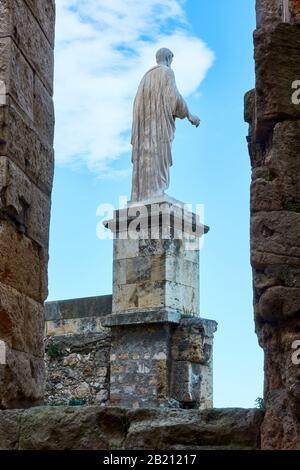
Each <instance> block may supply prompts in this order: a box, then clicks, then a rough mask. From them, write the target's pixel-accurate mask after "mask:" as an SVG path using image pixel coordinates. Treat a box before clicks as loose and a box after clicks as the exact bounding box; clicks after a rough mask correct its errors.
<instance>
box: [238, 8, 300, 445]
mask: <svg viewBox="0 0 300 470" xmlns="http://www.w3.org/2000/svg"><path fill="white" fill-rule="evenodd" d="M257 16H258V28H257V30H256V32H255V34H254V45H255V66H256V88H255V90H252V91H250V92H249V93H248V94H247V95H246V99H245V102H246V105H245V119H246V121H248V122H249V124H250V130H249V138H248V142H249V152H250V157H251V164H252V185H251V262H252V267H253V284H254V311H255V323H256V331H257V334H258V338H259V342H260V345H261V346H262V348H263V349H264V352H265V406H266V415H265V419H264V422H263V426H262V447H263V448H267V449H282V448H298V449H299V448H300V434H299V433H300V422H299V413H300V381H299V366H297V365H296V364H293V361H292V355H293V349H292V348H293V343H294V341H295V340H299V338H300V318H299V313H300V244H299V243H300V242H299V234H300V158H299V155H300V102H298V103H297V102H295V100H293V93H294V92H295V89H294V88H293V87H294V83H295V81H296V80H300V28H299V25H300V2H299V1H298V0H297V1H296V0H293V1H290V2H282V1H279V0H277V1H274V0H272V1H271V0H257Z"/></svg>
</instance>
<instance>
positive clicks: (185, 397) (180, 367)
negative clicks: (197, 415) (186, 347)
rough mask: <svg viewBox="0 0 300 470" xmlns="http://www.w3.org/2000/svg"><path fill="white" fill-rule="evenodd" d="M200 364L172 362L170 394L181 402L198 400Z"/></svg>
mask: <svg viewBox="0 0 300 470" xmlns="http://www.w3.org/2000/svg"><path fill="white" fill-rule="evenodd" d="M200 386H201V375H200V364H192V363H190V362H185V361H175V362H173V364H172V380H171V396H172V398H174V399H175V400H177V401H179V402H182V403H193V402H198V403H199V402H200Z"/></svg>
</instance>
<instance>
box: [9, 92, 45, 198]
mask: <svg viewBox="0 0 300 470" xmlns="http://www.w3.org/2000/svg"><path fill="white" fill-rule="evenodd" d="M1 155H4V156H7V157H9V158H10V159H11V160H13V161H14V162H15V163H16V164H17V165H18V166H19V167H20V168H21V169H22V170H23V171H24V172H25V173H26V175H27V176H29V177H30V179H31V180H32V181H33V182H34V183H35V184H36V185H37V186H38V187H39V188H40V189H42V191H44V192H46V193H47V194H50V193H51V189H52V182H53V173H54V152H53V149H52V147H50V146H47V145H45V144H44V143H42V142H41V140H40V138H39V136H38V134H37V133H36V132H35V131H34V129H33V124H32V123H30V121H29V122H25V120H24V117H22V116H21V115H20V113H19V112H18V111H17V110H16V108H15V107H14V106H13V103H12V100H11V99H8V105H7V106H0V156H1Z"/></svg>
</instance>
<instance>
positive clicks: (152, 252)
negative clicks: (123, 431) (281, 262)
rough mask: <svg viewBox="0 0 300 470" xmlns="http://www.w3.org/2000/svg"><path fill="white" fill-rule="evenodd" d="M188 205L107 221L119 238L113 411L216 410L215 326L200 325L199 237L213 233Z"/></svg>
mask: <svg viewBox="0 0 300 470" xmlns="http://www.w3.org/2000/svg"><path fill="white" fill-rule="evenodd" d="M183 207H184V205H183V204H182V203H181V202H179V201H175V200H174V199H172V198H170V197H169V196H163V197H162V198H161V200H160V201H156V202H155V201H154V200H153V201H152V202H148V203H147V204H146V205H145V206H143V205H142V204H141V203H135V204H132V205H129V207H128V209H124V210H120V211H116V212H115V216H114V219H113V220H112V221H109V222H106V223H105V225H107V226H108V227H109V228H110V229H111V230H112V231H113V233H114V262H113V296H112V299H113V301H112V314H111V315H109V316H107V317H106V318H104V319H103V326H106V327H109V328H111V335H112V343H111V355H110V401H109V403H110V405H111V406H126V407H130V408H143V407H145V408H149V407H159V406H163V407H175V408H176V407H177V408H179V407H182V408H185V407H186V408H199V407H200V408H209V407H212V406H213V386H212V342H213V335H214V333H215V331H216V329H217V324H216V322H214V321H209V320H203V319H199V259H200V243H199V239H200V238H201V236H202V235H203V234H204V233H207V231H208V227H205V226H203V225H201V224H200V223H199V220H198V219H197V217H196V214H192V213H191V212H188V211H184V210H182V208H183ZM133 212H135V213H137V214H139V217H140V218H139V223H140V229H139V230H138V231H137V232H136V233H132V232H131V229H132V227H133V226H134V224H135V222H134V217H132V213H133ZM159 213H160V216H161V217H159V216H158V214H159ZM156 216H157V217H156ZM187 221H190V222H192V223H191V225H188V223H187ZM187 227H188V228H187ZM183 228H184V230H183V231H182V229H183Z"/></svg>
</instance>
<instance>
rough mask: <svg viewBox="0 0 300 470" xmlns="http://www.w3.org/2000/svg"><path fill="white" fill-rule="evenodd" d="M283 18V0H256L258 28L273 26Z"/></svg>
mask: <svg viewBox="0 0 300 470" xmlns="http://www.w3.org/2000/svg"><path fill="white" fill-rule="evenodd" d="M282 18H283V12H282V0H256V23H257V27H258V28H261V27H263V28H273V27H274V25H275V24H276V23H281V22H282Z"/></svg>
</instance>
